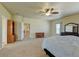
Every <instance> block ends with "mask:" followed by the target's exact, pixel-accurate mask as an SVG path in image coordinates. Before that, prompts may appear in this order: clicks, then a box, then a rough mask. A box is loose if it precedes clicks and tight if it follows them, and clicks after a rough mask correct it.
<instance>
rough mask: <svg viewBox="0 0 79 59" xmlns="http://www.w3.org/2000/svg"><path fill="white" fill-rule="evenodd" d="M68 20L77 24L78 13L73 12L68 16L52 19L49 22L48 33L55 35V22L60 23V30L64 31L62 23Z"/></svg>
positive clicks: (78, 20) (78, 19) (78, 21)
mask: <svg viewBox="0 0 79 59" xmlns="http://www.w3.org/2000/svg"><path fill="white" fill-rule="evenodd" d="M70 22H73V23H78V24H79V14H74V15H70V16H66V17H63V18H61V19H59V20H52V21H51V22H50V24H51V25H50V29H51V31H50V35H51V36H52V35H56V31H55V30H56V28H55V24H56V23H61V32H63V31H64V25H65V24H67V23H70Z"/></svg>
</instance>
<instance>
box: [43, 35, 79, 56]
mask: <svg viewBox="0 0 79 59" xmlns="http://www.w3.org/2000/svg"><path fill="white" fill-rule="evenodd" d="M42 49H47V50H48V51H49V52H51V53H52V54H53V55H55V56H56V57H79V37H77V36H53V37H50V38H44V40H43V44H42Z"/></svg>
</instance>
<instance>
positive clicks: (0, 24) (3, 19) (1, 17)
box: [0, 3, 11, 48]
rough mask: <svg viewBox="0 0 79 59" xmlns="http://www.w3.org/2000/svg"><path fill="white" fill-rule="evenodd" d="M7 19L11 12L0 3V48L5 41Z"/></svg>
mask: <svg viewBox="0 0 79 59" xmlns="http://www.w3.org/2000/svg"><path fill="white" fill-rule="evenodd" d="M7 19H11V14H10V13H9V12H8V11H7V10H6V8H5V7H4V6H3V5H2V4H1V3H0V48H2V47H3V46H4V45H5V44H6V43H7Z"/></svg>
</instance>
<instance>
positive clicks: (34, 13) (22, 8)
mask: <svg viewBox="0 0 79 59" xmlns="http://www.w3.org/2000/svg"><path fill="white" fill-rule="evenodd" d="M2 4H3V5H4V6H5V7H6V8H7V9H8V10H9V11H10V12H11V13H12V14H19V15H22V16H25V17H27V18H33V19H45V20H53V19H58V18H60V17H63V16H67V15H71V14H74V13H79V2H48V3H47V2H2ZM47 7H53V8H54V9H55V10H54V11H59V14H57V15H56V14H55V15H54V14H53V15H51V16H46V15H42V14H40V13H39V11H40V10H43V9H44V8H47Z"/></svg>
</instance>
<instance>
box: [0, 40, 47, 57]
mask: <svg viewBox="0 0 79 59" xmlns="http://www.w3.org/2000/svg"><path fill="white" fill-rule="evenodd" d="M42 41H43V39H29V40H27V39H25V40H23V41H17V42H16V43H12V44H8V45H7V46H5V47H4V48H2V49H0V57H48V56H47V55H46V54H45V52H44V51H43V50H42V49H41V44H42Z"/></svg>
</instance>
